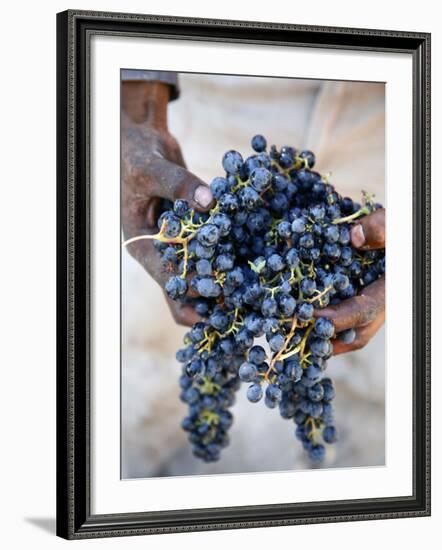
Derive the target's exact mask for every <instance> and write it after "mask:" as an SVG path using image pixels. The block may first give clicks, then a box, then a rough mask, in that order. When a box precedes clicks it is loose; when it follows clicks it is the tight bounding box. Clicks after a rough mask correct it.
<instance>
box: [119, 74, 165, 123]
mask: <svg viewBox="0 0 442 550" xmlns="http://www.w3.org/2000/svg"><path fill="white" fill-rule="evenodd" d="M169 99H170V86H169V85H168V84H166V83H164V82H158V81H148V82H143V81H138V82H137V81H130V82H123V83H122V92H121V106H122V116H123V122H126V123H135V124H141V125H146V126H149V127H152V128H155V129H157V130H159V131H167V106H168V102H169Z"/></svg>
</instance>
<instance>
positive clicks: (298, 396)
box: [146, 135, 385, 463]
mask: <svg viewBox="0 0 442 550" xmlns="http://www.w3.org/2000/svg"><path fill="white" fill-rule="evenodd" d="M252 148H253V149H254V154H252V155H251V156H249V157H248V158H247V159H246V160H244V159H243V157H242V156H241V154H240V153H238V152H237V151H228V152H227V153H226V154H225V155H224V157H223V159H222V166H223V169H224V172H225V175H224V176H222V177H216V178H215V179H214V180H213V181H212V183H211V190H212V193H213V196H214V197H215V200H216V203H215V206H214V208H212V210H211V211H210V212H209V213H207V214H201V213H198V212H196V211H194V210H192V209H190V208H189V205H188V203H187V202H186V201H184V200H176V201H175V203H174V204H170V207H169V208H168V209H166V210H165V211H164V212H163V213H162V214H161V216H160V218H159V221H158V224H159V225H158V227H159V233H157V234H156V235H154V236H146V238H154V239H155V246H156V248H157V250H158V251H159V252H160V254H161V259H162V263H163V267H164V269H165V270H167V271H168V272H169V273H171V276H170V278H169V280H168V281H167V284H166V287H165V288H166V292H167V294H168V295H169V297H170V298H172V299H174V300H182V301H184V302H186V303H190V304H192V305H193V306H194V307H195V309H196V311H197V313H198V314H199V315H200V316H201V319H202V320H201V321H200V322H198V323H196V324H195V325H194V326H193V327H192V328H191V329H190V331H189V332H188V333H187V334H186V336H185V339H184V344H185V347H183V348H182V349H180V350H179V351H178V352H177V359H178V361H180V363H181V364H182V373H181V376H180V379H179V383H180V388H181V399H182V400H183V401H184V402H185V403H186V404H187V405H188V414H187V416H186V417H185V418H184V420H183V422H182V427H183V429H184V430H185V431H186V432H188V437H189V441H190V443H191V444H192V446H193V452H194V454H195V456H197V457H199V458H201V459H203V460H204V461H207V462H210V461H215V460H218V459H219V457H220V453H221V450H222V449H223V448H224V447H226V446H227V445H228V444H229V436H228V431H229V428H230V426H231V425H232V421H233V416H232V413H231V412H230V408H231V407H232V405H233V404H234V402H235V393H236V392H237V391H238V390H239V388H240V386H242V385H244V384H246V385H247V389H246V393H247V398H248V400H249V401H251V402H252V403H257V402H259V401H261V400H263V401H264V403H265V405H266V406H267V407H268V408H270V409H275V408H278V409H279V413H280V415H281V416H282V417H283V418H285V419H288V420H291V421H292V422H294V434H295V437H296V438H297V439H298V440H299V441H300V442H301V443H302V445H303V447H304V449H305V450H306V451H307V453H308V456H309V458H310V459H311V460H312V461H313V462H317V463H319V462H321V461H322V460H323V459H324V457H325V454H326V446H325V445H324V443H326V444H331V443H333V442H335V441H336V440H337V430H336V427H335V423H334V418H333V410H332V401H333V398H334V396H335V390H334V387H333V383H332V381H331V379H330V378H329V377H327V376H325V370H326V366H327V359H329V358H330V356H331V355H332V353H333V343H332V342H333V339H334V338H339V339H341V340H343V341H344V342H346V343H351V342H352V341H353V340H354V338H355V332H354V330H347V331H344V332H341V333H339V334H335V328H334V325H333V323H332V322H331V321H330V320H328V319H326V318H324V317H320V316H319V315H320V313H319V314H318V311H319V312H320V309H321V308H323V307H326V306H327V305H329V304H338V303H339V302H341V301H342V300H345V299H347V298H350V297H352V296H355V295H356V294H357V293H358V292H359V291H360V290H361V289H362V288H363V287H364V286H365V285H368V284H370V283H372V282H373V281H375V280H376V279H377V278H378V277H380V276H381V275H383V273H384V271H385V252H384V250H376V251H361V250H356V249H355V248H353V247H352V245H351V240H350V229H351V224H352V223H353V222H354V221H355V220H358V219H359V218H361V217H362V216H364V215H367V214H369V213H371V212H373V211H374V210H375V209H377V208H380V207H381V205H379V204H375V203H374V202H373V199H372V197H369V196H368V195H367V194H366V193H364V195H363V203H362V204H359V203H356V202H354V201H353V200H352V199H350V198H348V197H342V196H340V195H339V194H338V193H337V192H336V190H335V189H334V187H333V186H332V185H331V184H330V183H329V182H328V179H327V177H324V176H321V174H319V173H318V172H316V171H314V170H313V167H314V164H315V155H314V154H313V153H312V152H311V151H297V150H296V149H294V148H292V147H282V148H281V149H280V150H278V149H277V148H276V147H275V146H273V145H272V146H271V147H270V149H269V150H268V152H267V143H266V140H265V138H264V137H263V136H260V135H258V136H255V137H254V138H253V139H252ZM189 290H191V291H192V292H190V293H189ZM189 294H190V295H194V296H198V297H197V298H190V297H189ZM261 337H265V340H266V342H267V344H265V342H264V340H263V339H262V340H258V343H257V339H259V338H261Z"/></svg>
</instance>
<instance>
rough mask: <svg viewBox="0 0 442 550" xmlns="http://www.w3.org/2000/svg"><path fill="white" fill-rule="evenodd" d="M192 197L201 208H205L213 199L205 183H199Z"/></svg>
mask: <svg viewBox="0 0 442 550" xmlns="http://www.w3.org/2000/svg"><path fill="white" fill-rule="evenodd" d="M193 199H194V201H195V202H197V203H198V204H199V205H200V206H202V207H203V208H207V207H208V206H209V204H210V203H211V202H212V201H213V195H212V192H211V191H210V189H209V188H208V187H207V186H206V185H199V186H198V187H197V188H196V190H195V194H194V195H193Z"/></svg>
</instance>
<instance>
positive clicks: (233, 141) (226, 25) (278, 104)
mask: <svg viewBox="0 0 442 550" xmlns="http://www.w3.org/2000/svg"><path fill="white" fill-rule="evenodd" d="M57 70H58V76H57V142H58V143H57V159H58V164H57V179H58V198H57V208H58V212H57V219H58V226H57V233H58V235H57V243H58V244H57V246H58V248H57V250H58V261H57V267H58V277H57V283H58V303H57V312H58V326H57V330H58V334H57V342H58V351H57V363H58V366H57V416H58V419H57V534H58V535H59V536H61V537H64V538H67V539H79V538H90V537H110V536H124V535H141V534H154V533H155V534H158V533H170V532H179V531H193V530H210V529H236V528H247V527H266V526H277V525H295V524H305V523H318V522H338V521H355V520H369V519H390V518H401V517H414V516H425V515H429V514H430V35H429V34H426V33H421V32H416V33H410V32H398V31H385V30H368V29H349V28H331V27H330V28H327V27H314V26H298V25H284V24H275V23H256V22H245V21H221V20H204V19H183V18H176V17H166V16H164V17H163V16H156V15H155V16H150V15H134V14H120V13H99V12H83V11H74V10H72V11H71V10H69V11H66V12H63V13H60V14H58V17H57ZM386 242H387V243H388V246H386Z"/></svg>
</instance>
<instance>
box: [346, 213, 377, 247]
mask: <svg viewBox="0 0 442 550" xmlns="http://www.w3.org/2000/svg"><path fill="white" fill-rule="evenodd" d="M350 235H351V242H352V244H353V246H355V247H356V248H362V249H364V250H365V249H367V250H368V249H377V248H385V210H384V209H383V208H381V209H379V210H376V211H375V212H373V213H372V214H369V215H368V216H365V217H364V218H362V219H361V220H360V222H359V223H357V224H356V225H354V226H353V227H352V228H351V231H350Z"/></svg>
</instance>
